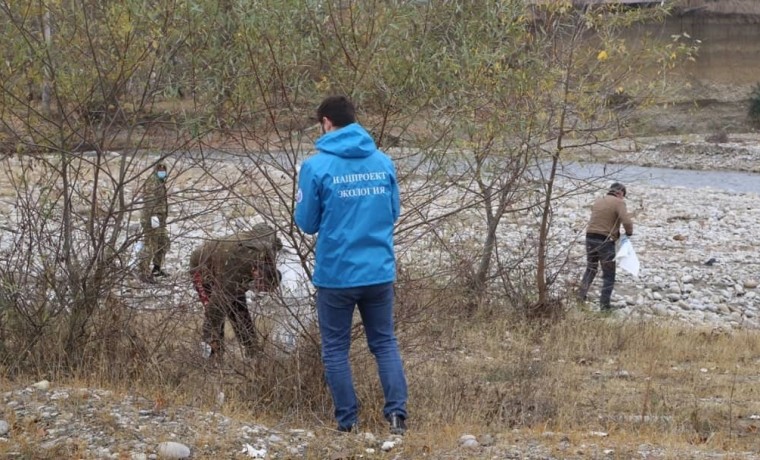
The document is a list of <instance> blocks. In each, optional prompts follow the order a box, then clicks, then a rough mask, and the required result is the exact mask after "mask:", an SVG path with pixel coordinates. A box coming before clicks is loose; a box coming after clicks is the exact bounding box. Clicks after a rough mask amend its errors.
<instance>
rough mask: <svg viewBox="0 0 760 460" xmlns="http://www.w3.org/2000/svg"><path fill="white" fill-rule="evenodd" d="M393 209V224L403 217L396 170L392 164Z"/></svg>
mask: <svg viewBox="0 0 760 460" xmlns="http://www.w3.org/2000/svg"><path fill="white" fill-rule="evenodd" d="M391 209H392V210H393V222H396V221H397V220H398V217H399V216H400V215H401V197H400V193H399V189H398V182H397V181H396V168H395V166H393V164H391Z"/></svg>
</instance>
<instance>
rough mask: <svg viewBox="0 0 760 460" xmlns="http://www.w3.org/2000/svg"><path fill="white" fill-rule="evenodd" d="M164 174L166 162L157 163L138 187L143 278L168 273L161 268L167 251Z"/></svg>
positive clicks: (151, 280)
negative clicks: (140, 208)
mask: <svg viewBox="0 0 760 460" xmlns="http://www.w3.org/2000/svg"><path fill="white" fill-rule="evenodd" d="M166 176H167V172H166V165H165V164H163V163H159V164H157V165H156V167H155V170H154V171H153V174H151V175H150V176H149V177H148V179H147V180H146V181H145V184H143V188H142V191H141V192H142V205H143V207H142V215H141V219H140V223H141V224H142V231H143V249H142V252H141V254H140V262H139V266H138V271H139V272H138V275H139V277H140V279H142V280H143V281H146V282H153V281H154V280H155V277H159V276H167V274H166V272H165V271H164V270H163V268H162V267H163V265H164V258H165V257H166V253H167V252H168V251H169V234H168V232H167V231H166V219H167V216H168V214H169V202H168V200H167V197H166ZM151 263H152V267H151Z"/></svg>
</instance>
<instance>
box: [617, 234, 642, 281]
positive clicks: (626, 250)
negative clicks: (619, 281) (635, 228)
mask: <svg viewBox="0 0 760 460" xmlns="http://www.w3.org/2000/svg"><path fill="white" fill-rule="evenodd" d="M615 262H617V265H618V266H619V267H620V268H622V269H623V270H625V271H627V272H628V273H630V274H631V275H633V276H639V268H640V266H639V258H638V256H636V251H634V250H633V244H632V243H631V240H630V238H628V237H627V236H622V237H621V238H620V242H619V245H618V250H617V253H616V254H615Z"/></svg>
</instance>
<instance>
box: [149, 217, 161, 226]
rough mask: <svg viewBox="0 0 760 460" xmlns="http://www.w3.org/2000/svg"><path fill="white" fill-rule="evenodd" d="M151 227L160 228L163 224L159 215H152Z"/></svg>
mask: <svg viewBox="0 0 760 460" xmlns="http://www.w3.org/2000/svg"><path fill="white" fill-rule="evenodd" d="M150 226H151V228H158V227H160V226H161V219H160V218H159V217H158V216H151V218H150Z"/></svg>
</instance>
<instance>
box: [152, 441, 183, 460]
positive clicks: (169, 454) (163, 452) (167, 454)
mask: <svg viewBox="0 0 760 460" xmlns="http://www.w3.org/2000/svg"><path fill="white" fill-rule="evenodd" d="M156 452H157V453H158V456H159V457H160V458H167V459H172V460H180V459H183V458H189V457H190V448H189V447H187V446H186V445H184V444H182V443H179V442H174V441H166V442H162V443H161V444H159V445H158V449H156Z"/></svg>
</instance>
